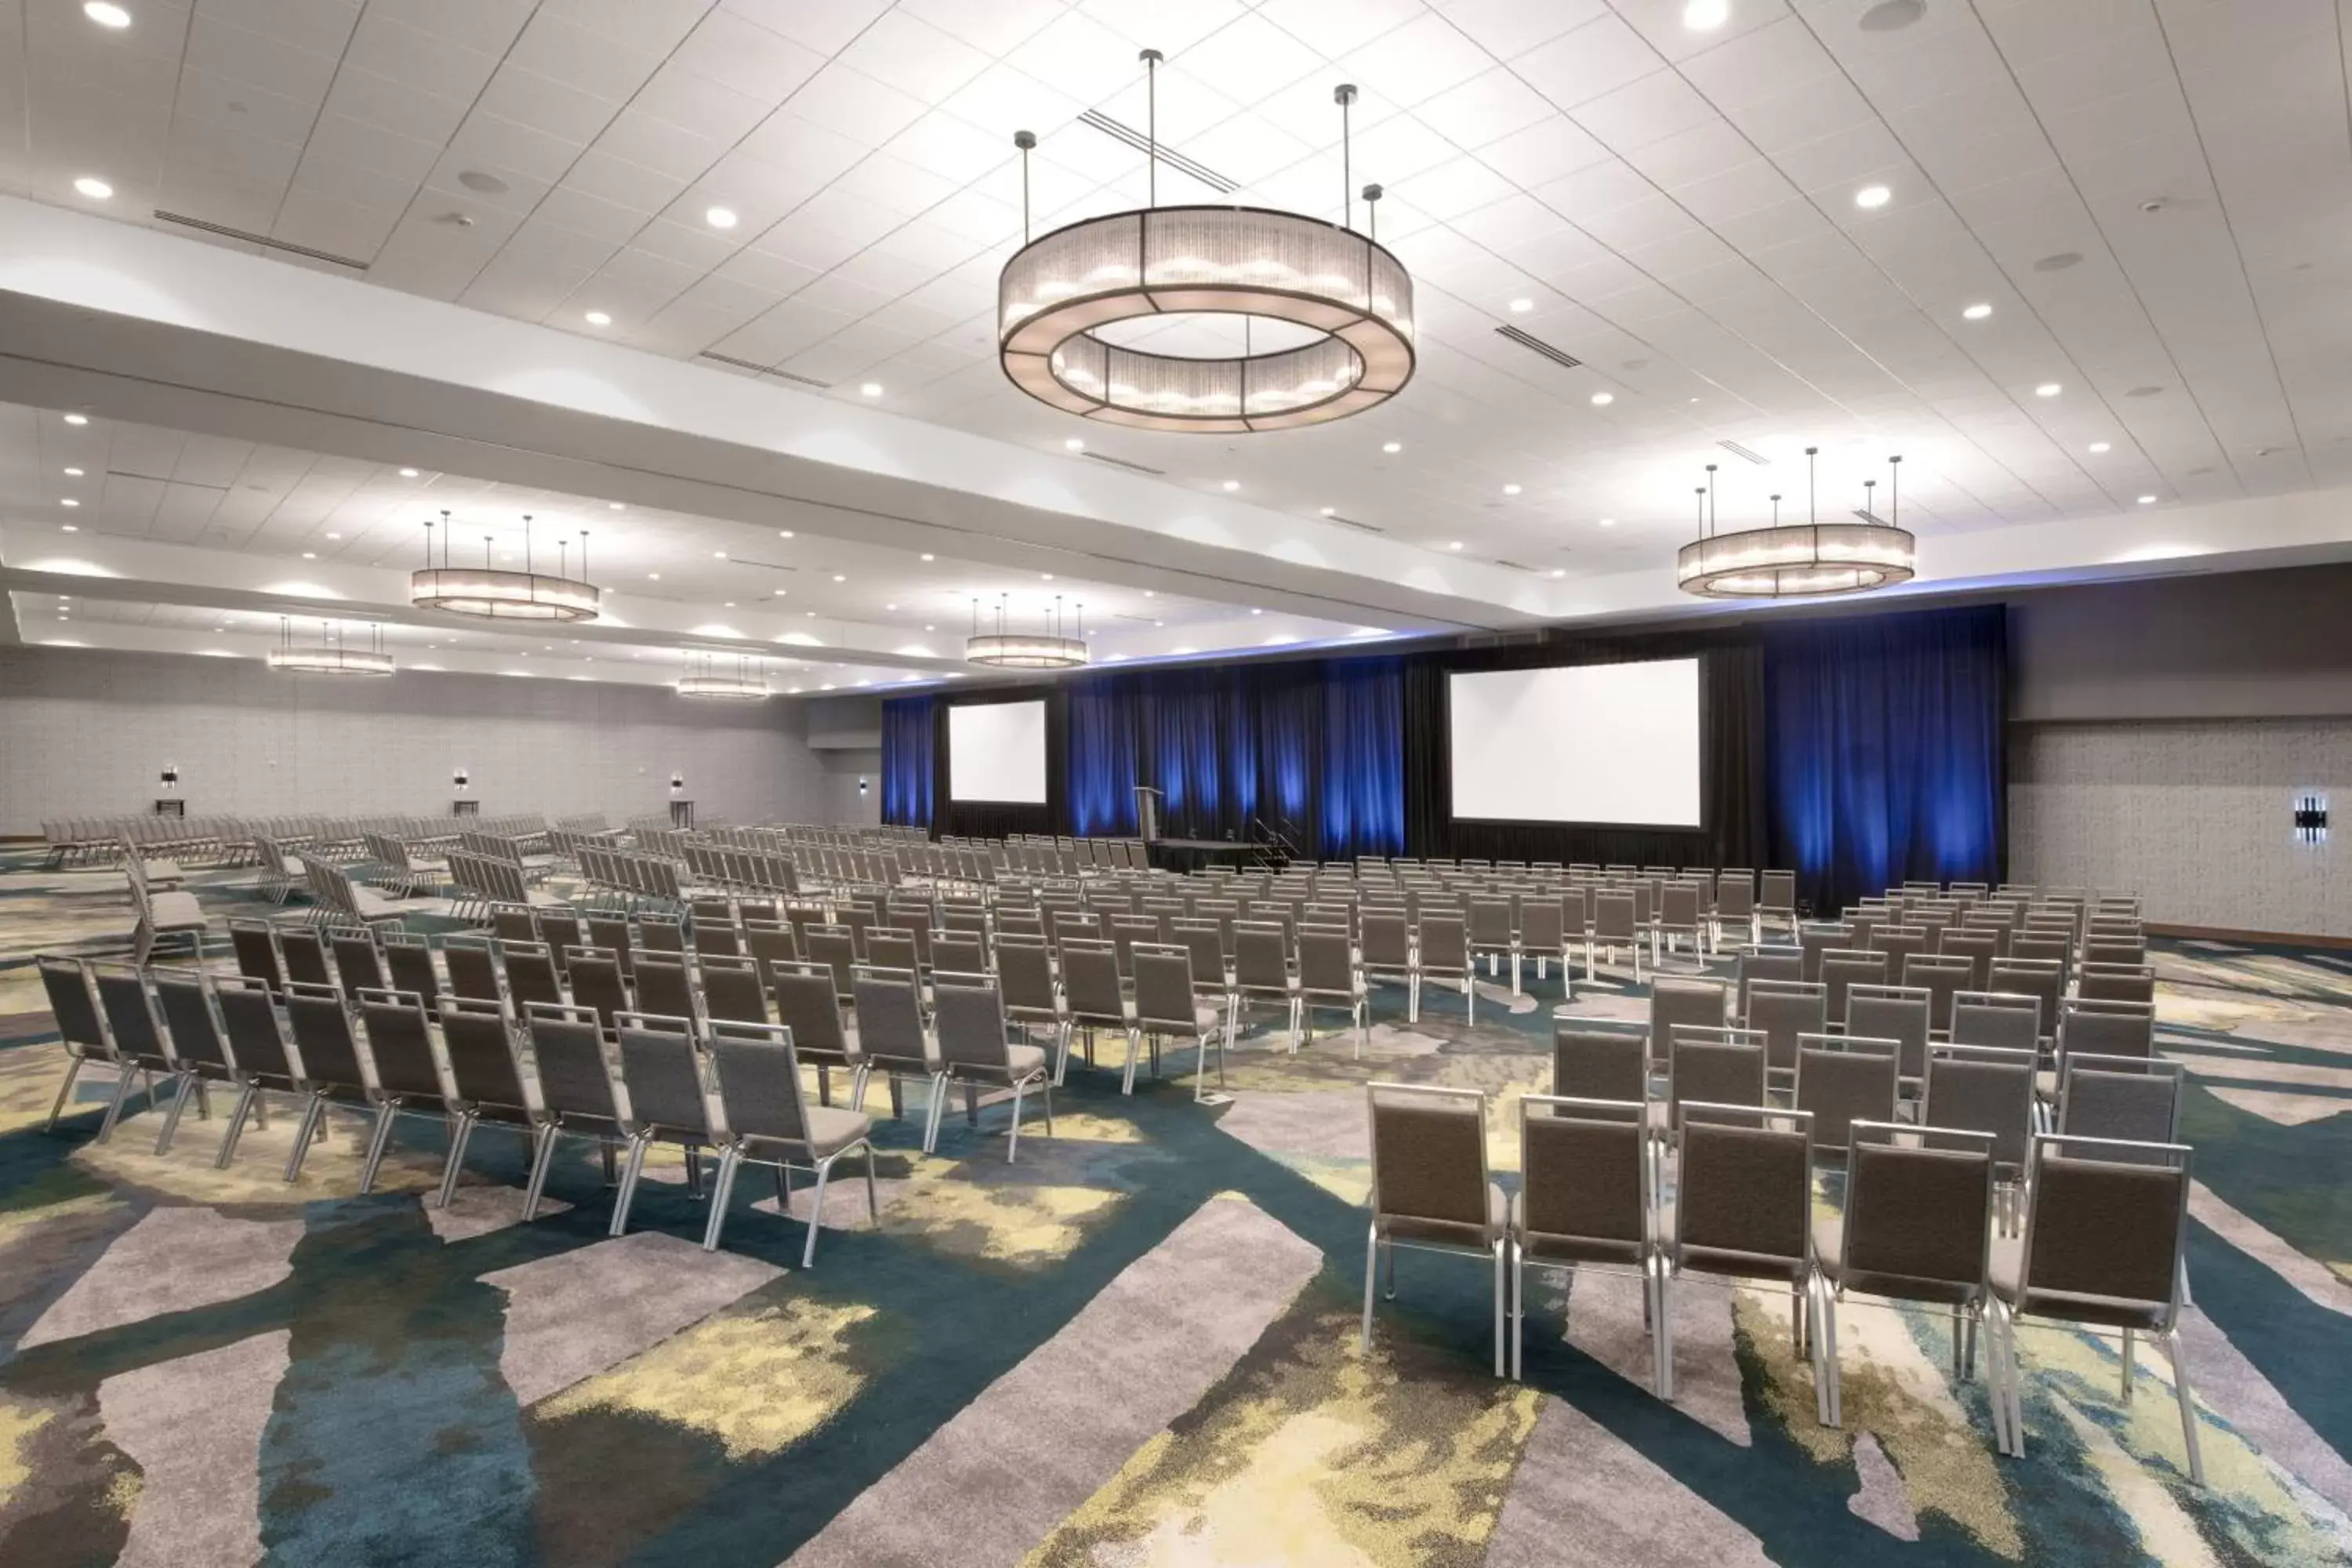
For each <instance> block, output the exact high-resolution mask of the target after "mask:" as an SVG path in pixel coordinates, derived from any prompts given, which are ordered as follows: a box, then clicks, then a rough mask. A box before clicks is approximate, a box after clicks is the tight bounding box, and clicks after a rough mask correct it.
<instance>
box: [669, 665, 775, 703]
mask: <svg viewBox="0 0 2352 1568" xmlns="http://www.w3.org/2000/svg"><path fill="white" fill-rule="evenodd" d="M677 694H678V695H679V696H680V697H692V698H696V699H698V700H702V701H705V702H764V701H766V700H767V698H768V676H767V671H766V669H765V668H759V669H754V668H752V666H751V660H750V659H749V658H738V659H737V660H736V661H735V669H734V672H733V673H732V674H730V673H729V672H728V671H726V670H724V669H721V668H718V667H717V666H716V664H715V663H714V662H713V660H712V658H711V657H710V656H709V654H703V655H700V656H695V655H691V654H689V655H688V662H687V670H686V673H685V674H684V675H682V676H680V677H679V678H678V682H677Z"/></svg>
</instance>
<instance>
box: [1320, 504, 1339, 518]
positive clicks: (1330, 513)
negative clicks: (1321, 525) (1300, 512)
mask: <svg viewBox="0 0 2352 1568" xmlns="http://www.w3.org/2000/svg"><path fill="white" fill-rule="evenodd" d="M1323 515H1324V516H1325V517H1337V516H1339V508H1338V507H1336V506H1327V507H1325V508H1324V509H1323Z"/></svg>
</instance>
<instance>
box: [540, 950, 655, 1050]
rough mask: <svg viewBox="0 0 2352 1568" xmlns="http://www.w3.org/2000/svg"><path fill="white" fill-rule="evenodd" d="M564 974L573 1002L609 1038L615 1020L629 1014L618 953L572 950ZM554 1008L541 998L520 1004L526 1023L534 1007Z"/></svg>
mask: <svg viewBox="0 0 2352 1568" xmlns="http://www.w3.org/2000/svg"><path fill="white" fill-rule="evenodd" d="M564 972H565V973H566V974H567V975H568V976H569V977H570V979H571V982H572V1005H575V1006H579V1007H585V1008H587V1009H588V1010H589V1011H590V1012H592V1013H593V1014H595V1016H596V1018H597V1020H598V1025H599V1026H600V1027H602V1028H603V1029H604V1033H605V1037H606V1038H608V1039H609V1038H611V1037H612V1032H613V1029H614V1019H616V1018H618V1017H619V1016H621V1015H622V1014H624V1013H626V1012H629V1011H631V1010H632V1008H633V1006H634V1004H633V1003H632V1002H631V1001H630V999H629V985H628V980H627V977H626V976H625V974H624V973H622V970H621V959H620V955H619V954H618V953H615V952H611V951H609V950H608V949H605V948H600V947H575V948H573V949H572V951H571V952H569V953H568V954H566V955H565V960H564ZM554 1005H557V1004H554V1003H550V1002H548V1001H546V1000H545V999H543V998H541V999H539V1000H536V1001H530V1002H526V1003H524V1004H523V1014H524V1016H525V1018H526V1019H528V1018H529V1017H530V1014H531V1010H532V1009H533V1008H534V1007H549V1006H554Z"/></svg>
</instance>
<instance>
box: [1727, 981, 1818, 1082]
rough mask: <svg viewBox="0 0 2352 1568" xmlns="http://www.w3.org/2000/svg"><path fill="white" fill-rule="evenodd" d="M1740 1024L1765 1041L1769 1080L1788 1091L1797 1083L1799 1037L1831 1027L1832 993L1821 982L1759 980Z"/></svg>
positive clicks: (1749, 988)
mask: <svg viewBox="0 0 2352 1568" xmlns="http://www.w3.org/2000/svg"><path fill="white" fill-rule="evenodd" d="M1740 1022H1741V1023H1742V1024H1743V1025H1744V1026H1746V1027H1748V1028H1749V1029H1752V1030H1754V1031H1755V1032H1756V1033H1757V1034H1758V1035H1759V1036H1760V1037H1762V1038H1763V1041H1764V1059H1765V1065H1766V1068H1767V1076H1768V1081H1769V1082H1771V1083H1772V1084H1773V1085H1775V1086H1776V1087H1779V1088H1784V1089H1785V1088H1786V1087H1788V1086H1789V1085H1790V1083H1792V1082H1793V1081H1795V1078H1796V1072H1797V1041H1798V1039H1799V1037H1801V1036H1804V1035H1818V1034H1822V1033H1823V1032H1825V1031H1826V1030H1827V1029H1828V1027H1829V993H1828V990H1827V988H1826V987H1824V986H1823V985H1822V984H1821V983H1820V982H1819V981H1804V980H1759V981H1756V982H1754V983H1753V984H1751V985H1750V986H1749V987H1748V1011H1747V1014H1746V1015H1745V1016H1743V1017H1742V1019H1741V1020H1740Z"/></svg>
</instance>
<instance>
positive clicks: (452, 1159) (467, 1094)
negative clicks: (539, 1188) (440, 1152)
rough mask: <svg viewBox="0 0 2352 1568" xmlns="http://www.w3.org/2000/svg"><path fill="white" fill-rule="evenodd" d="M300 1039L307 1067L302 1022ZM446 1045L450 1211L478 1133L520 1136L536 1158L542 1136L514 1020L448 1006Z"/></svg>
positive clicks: (445, 1201)
mask: <svg viewBox="0 0 2352 1568" xmlns="http://www.w3.org/2000/svg"><path fill="white" fill-rule="evenodd" d="M557 1005H562V1004H561V1003H558V1004H557ZM294 1039H295V1044H296V1045H297V1046H299V1047H303V1050H304V1057H303V1061H304V1064H305V1066H306V1068H307V1066H308V1064H309V1060H310V1058H309V1050H308V1047H307V1046H306V1045H305V1044H304V1041H303V1039H302V1035H301V1025H300V1022H299V1019H298V1020H297V1021H296V1025H295V1037H294ZM441 1045H442V1048H443V1049H444V1050H445V1051H446V1053H447V1055H448V1058H449V1086H450V1089H452V1091H453V1092H454V1093H455V1096H456V1098H455V1099H454V1100H451V1101H450V1103H449V1158H448V1163H447V1164H446V1166H445V1168H444V1169H443V1170H442V1173H441V1206H442V1207H443V1208H445V1209H446V1208H447V1207H448V1206H449V1205H451V1204H452V1203H454V1202H456V1201H457V1178H458V1176H459V1174H461V1173H463V1171H464V1169H465V1164H466V1146H467V1144H468V1143H469V1142H472V1140H473V1136H474V1129H475V1128H477V1127H479V1126H482V1125H484V1124H488V1125H490V1126H494V1127H502V1128H505V1129H506V1130H508V1131H511V1132H515V1133H519V1134H520V1135H521V1136H522V1137H523V1138H524V1139H525V1140H526V1141H527V1142H530V1146H531V1152H532V1154H533V1155H534V1156H536V1155H537V1154H538V1152H539V1140H540V1136H541V1134H540V1127H539V1123H540V1114H539V1107H538V1104H537V1097H536V1095H535V1094H534V1093H533V1089H534V1088H535V1086H534V1085H532V1084H531V1083H530V1082H529V1080H528V1079H526V1077H525V1075H524V1072H523V1061H522V1051H521V1048H520V1041H519V1040H517V1038H516V1037H515V1027H514V1022H513V1021H512V1020H510V1019H509V1018H508V1017H507V1016H506V1015H505V1014H503V1013H500V1012H497V1011H494V1010H492V1009H490V1008H488V1007H486V1006H468V1005H466V1004H465V1003H462V1002H456V1001H449V1002H444V1003H443V1004H442V1006H441Z"/></svg>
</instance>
